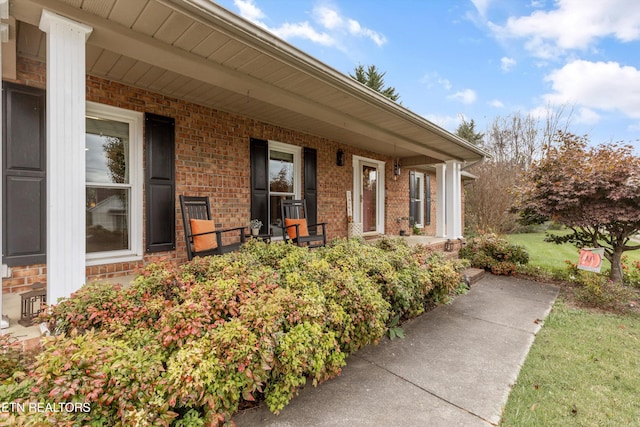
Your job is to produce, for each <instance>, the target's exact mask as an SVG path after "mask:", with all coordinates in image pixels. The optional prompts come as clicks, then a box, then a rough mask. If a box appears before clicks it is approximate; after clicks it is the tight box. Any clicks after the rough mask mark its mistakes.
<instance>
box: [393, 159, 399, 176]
mask: <svg viewBox="0 0 640 427" xmlns="http://www.w3.org/2000/svg"><path fill="white" fill-rule="evenodd" d="M399 176H400V159H395V160H394V161H393V178H394V179H396V178H398V177H399Z"/></svg>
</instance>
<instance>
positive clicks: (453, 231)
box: [445, 160, 462, 239]
mask: <svg viewBox="0 0 640 427" xmlns="http://www.w3.org/2000/svg"><path fill="white" fill-rule="evenodd" d="M445 164H446V167H447V170H446V176H447V177H446V182H447V189H446V193H447V195H446V198H447V202H446V204H447V231H448V233H449V238H451V239H457V238H461V237H462V192H461V191H462V190H461V188H462V184H461V182H460V178H461V176H460V170H461V167H462V165H461V163H460V162H459V161H457V160H447V161H446V162H445Z"/></svg>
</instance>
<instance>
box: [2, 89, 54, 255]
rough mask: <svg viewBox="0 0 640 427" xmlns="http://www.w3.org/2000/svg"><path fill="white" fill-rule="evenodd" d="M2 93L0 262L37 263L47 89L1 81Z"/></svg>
mask: <svg viewBox="0 0 640 427" xmlns="http://www.w3.org/2000/svg"><path fill="white" fill-rule="evenodd" d="M3 94H4V96H3V100H2V102H3V112H4V113H3V115H4V117H3V120H4V125H5V126H4V128H3V138H4V146H3V152H2V159H3V164H2V185H3V191H2V194H3V200H2V207H3V215H2V228H3V230H2V236H3V245H2V246H3V250H4V253H3V257H2V262H3V263H5V264H7V265H9V266H16V265H29V264H42V263H45V262H46V194H47V190H46V130H45V123H46V118H45V99H46V93H45V91H44V90H42V89H37V88H31V87H27V86H20V85H16V84H11V83H4V92H3Z"/></svg>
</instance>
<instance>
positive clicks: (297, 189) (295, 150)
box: [267, 140, 302, 240]
mask: <svg viewBox="0 0 640 427" xmlns="http://www.w3.org/2000/svg"><path fill="white" fill-rule="evenodd" d="M272 150H273V151H280V152H282V153H287V154H292V155H293V198H294V199H300V194H301V189H302V182H301V181H302V147H299V146H297V145H291V144H285V143H284V142H279V141H273V140H269V141H268V152H267V158H268V159H267V167H268V165H269V162H270V160H271V151H272ZM269 177H271V171H270V170H269ZM269 179H270V178H269ZM269 187H271V186H269ZM279 195H287V196H288V195H291V193H281V192H273V193H272V192H271V188H269V195H268V197H269V209H268V216H269V218H267V221H268V222H269V227H271V196H279ZM272 240H282V237H281V236H274V237H273V238H272Z"/></svg>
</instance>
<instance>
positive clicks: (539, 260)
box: [505, 231, 640, 270]
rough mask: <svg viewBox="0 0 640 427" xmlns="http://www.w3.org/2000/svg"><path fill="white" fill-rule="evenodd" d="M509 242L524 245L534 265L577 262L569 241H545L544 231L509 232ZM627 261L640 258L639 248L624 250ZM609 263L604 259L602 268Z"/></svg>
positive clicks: (559, 265)
mask: <svg viewBox="0 0 640 427" xmlns="http://www.w3.org/2000/svg"><path fill="white" fill-rule="evenodd" d="M551 233H556V234H561V233H562V232H561V231H553V232H551ZM505 237H506V238H507V239H509V241H510V242H511V243H516V244H519V245H522V246H524V247H525V248H526V249H527V251H528V252H529V257H530V260H529V264H531V265H533V266H534V267H542V268H546V269H552V270H556V269H560V270H562V269H564V268H565V267H566V264H565V260H570V261H571V262H574V263H577V262H578V249H577V248H576V247H575V246H573V245H572V244H570V243H565V244H562V245H556V244H555V243H549V242H545V241H544V238H545V233H523V234H510V235H507V236H505ZM625 254H626V255H627V256H628V258H629V261H630V262H632V261H638V260H640V250H636V251H629V252H625ZM610 268H611V264H610V263H609V261H607V260H606V259H605V260H604V261H603V263H602V269H603V270H608V269H610Z"/></svg>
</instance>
